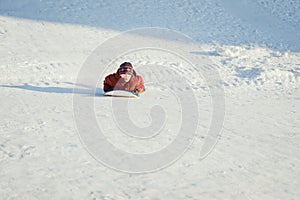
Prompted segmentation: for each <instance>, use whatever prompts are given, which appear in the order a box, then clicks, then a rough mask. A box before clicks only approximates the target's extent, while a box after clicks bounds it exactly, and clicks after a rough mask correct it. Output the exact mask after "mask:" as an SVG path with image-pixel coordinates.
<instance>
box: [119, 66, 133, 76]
mask: <svg viewBox="0 0 300 200" xmlns="http://www.w3.org/2000/svg"><path fill="white" fill-rule="evenodd" d="M118 72H119V73H120V74H127V73H130V74H132V73H133V69H131V68H127V67H122V68H119V69H118Z"/></svg>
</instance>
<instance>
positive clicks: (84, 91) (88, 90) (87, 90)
mask: <svg viewBox="0 0 300 200" xmlns="http://www.w3.org/2000/svg"><path fill="white" fill-rule="evenodd" d="M65 83H66V84H72V85H73V87H71V88H68V87H41V86H34V85H30V84H28V83H25V84H23V85H0V87H5V88H13V89H21V90H29V91H35V92H43V93H56V94H81V95H87V96H104V95H103V94H104V92H103V89H102V88H97V89H96V91H94V89H93V88H92V87H89V86H85V85H80V84H79V85H78V84H77V85H76V86H77V87H75V84H73V83H70V82H65ZM78 86H80V88H78ZM82 87H84V88H82Z"/></svg>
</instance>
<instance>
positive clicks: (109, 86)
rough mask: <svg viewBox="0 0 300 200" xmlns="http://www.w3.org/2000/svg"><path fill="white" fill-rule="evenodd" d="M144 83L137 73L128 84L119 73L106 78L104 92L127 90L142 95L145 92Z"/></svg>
mask: <svg viewBox="0 0 300 200" xmlns="http://www.w3.org/2000/svg"><path fill="white" fill-rule="evenodd" d="M144 87H145V86H144V81H143V79H142V77H141V76H139V75H136V73H135V71H134V73H133V75H132V77H131V79H130V80H129V81H128V82H125V81H123V80H122V78H121V76H120V74H119V73H113V74H110V75H108V76H107V77H105V80H104V85H103V90H104V92H108V91H111V90H127V91H135V92H136V93H140V92H142V91H143V90H144Z"/></svg>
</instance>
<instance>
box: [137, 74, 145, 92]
mask: <svg viewBox="0 0 300 200" xmlns="http://www.w3.org/2000/svg"><path fill="white" fill-rule="evenodd" d="M144 90H145V86H144V81H143V78H142V77H141V76H137V84H136V88H135V93H140V92H143V91H144Z"/></svg>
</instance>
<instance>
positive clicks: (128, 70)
mask: <svg viewBox="0 0 300 200" xmlns="http://www.w3.org/2000/svg"><path fill="white" fill-rule="evenodd" d="M118 73H119V74H120V76H121V77H122V78H123V79H124V81H126V82H128V81H129V80H130V79H131V76H132V74H133V67H132V64H131V63H130V62H124V63H122V64H121V65H120V67H119V69H118Z"/></svg>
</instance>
